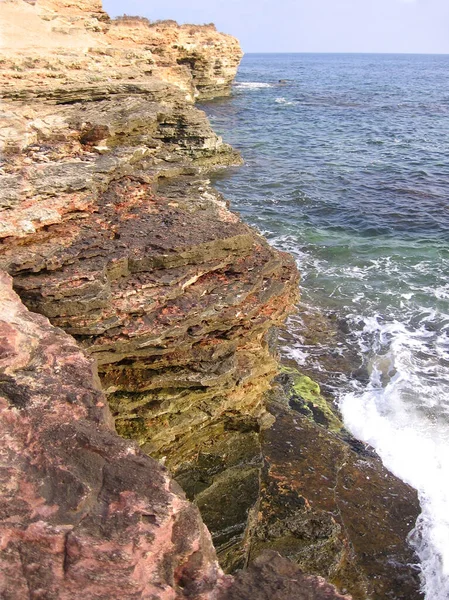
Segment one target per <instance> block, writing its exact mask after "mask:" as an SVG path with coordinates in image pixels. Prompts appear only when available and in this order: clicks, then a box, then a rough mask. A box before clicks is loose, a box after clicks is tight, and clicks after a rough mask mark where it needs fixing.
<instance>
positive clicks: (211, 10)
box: [103, 0, 449, 54]
mask: <svg viewBox="0 0 449 600" xmlns="http://www.w3.org/2000/svg"><path fill="white" fill-rule="evenodd" d="M103 6H104V8H105V10H106V11H107V12H108V13H109V14H110V15H111V16H118V15H122V14H127V15H140V16H145V17H148V18H149V19H150V20H156V19H175V20H176V21H178V22H179V23H198V24H200V23H211V22H213V23H215V25H216V26H217V29H218V30H219V31H223V32H225V33H231V34H232V35H235V36H236V37H237V38H238V39H239V40H240V43H241V45H242V48H243V50H244V51H245V52H412V53H435V54H448V53H449V0H103Z"/></svg>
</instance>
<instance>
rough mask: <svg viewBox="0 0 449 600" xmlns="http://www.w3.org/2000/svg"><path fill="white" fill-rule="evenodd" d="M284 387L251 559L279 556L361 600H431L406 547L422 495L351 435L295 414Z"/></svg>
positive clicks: (267, 435)
mask: <svg viewBox="0 0 449 600" xmlns="http://www.w3.org/2000/svg"><path fill="white" fill-rule="evenodd" d="M285 387H286V386H285V385H284V389H282V388H279V389H278V392H277V393H274V395H273V400H272V401H271V403H270V404H269V407H270V412H271V413H272V414H273V416H274V417H275V419H276V420H275V423H274V424H273V426H272V427H271V428H269V429H267V430H265V431H264V433H263V435H262V452H263V456H264V468H263V470H262V479H261V500H260V502H259V504H258V509H257V515H256V516H255V517H254V521H253V524H252V529H251V533H250V542H249V543H250V549H249V556H250V560H251V559H254V558H255V557H257V556H258V555H259V554H260V552H261V551H262V550H263V549H266V548H270V549H275V550H276V551H278V552H279V553H280V554H282V555H283V556H286V557H288V558H289V559H291V560H293V561H294V562H296V563H298V564H299V565H300V567H301V568H302V569H303V570H304V571H305V572H308V573H315V574H319V575H321V576H324V577H326V579H327V580H329V581H330V582H332V583H334V584H335V585H336V586H337V587H338V588H339V589H340V590H345V591H347V592H349V593H350V594H351V595H352V596H353V598H354V599H356V600H362V599H363V600H364V599H368V598H376V599H383V598H389V597H390V596H391V597H394V598H398V599H403V600H406V599H407V600H410V599H412V598H414V599H415V598H416V599H419V598H422V594H421V593H420V591H419V588H420V581H419V577H418V573H417V571H416V569H415V568H414V567H413V565H414V564H415V563H416V561H417V557H416V555H415V554H414V552H413V551H412V549H411V548H410V547H409V546H408V545H407V536H408V534H409V532H410V531H411V529H412V528H413V526H414V524H415V521H416V518H417V516H418V514H419V503H418V500H417V496H416V492H415V491H414V490H413V489H411V488H410V487H409V486H407V485H406V484H405V483H403V482H402V481H400V480H399V479H397V478H396V477H394V476H393V475H392V474H391V473H389V472H388V471H387V470H386V469H385V468H384V467H383V466H382V463H381V461H380V459H379V458H378V457H377V456H376V455H375V454H374V453H373V452H369V451H368V450H367V449H362V448H361V447H360V443H358V442H357V441H356V440H353V439H352V438H350V436H349V434H348V433H347V432H344V430H340V431H336V432H331V431H330V430H329V429H328V428H327V427H328V426H323V424H322V423H319V422H317V421H316V420H315V419H314V417H313V415H310V414H309V415H304V414H301V413H299V412H296V411H294V410H291V409H289V407H288V405H287V398H286V397H285ZM363 450H365V451H363ZM373 532H375V533H373Z"/></svg>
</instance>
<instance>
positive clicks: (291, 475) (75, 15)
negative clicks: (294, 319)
mask: <svg viewBox="0 0 449 600" xmlns="http://www.w3.org/2000/svg"><path fill="white" fill-rule="evenodd" d="M0 27H1V36H2V37H1V40H2V44H1V47H0V94H1V96H2V98H3V100H2V114H1V115H0V152H1V163H0V215H1V218H0V270H1V271H3V275H2V276H1V280H0V283H1V295H0V298H1V300H0V307H1V309H2V313H1V326H2V331H4V336H3V338H2V347H1V350H0V352H1V353H0V361H1V363H0V366H1V373H0V398H1V401H2V411H3V412H2V418H3V421H2V424H3V425H2V426H3V432H4V436H6V438H7V440H8V444H7V445H6V446H5V453H4V455H3V457H2V461H3V462H2V468H3V471H2V477H3V481H4V484H5V485H4V486H3V489H4V490H5V493H4V496H3V498H2V500H4V511H3V512H2V536H3V537H2V544H1V545H0V552H1V553H2V554H1V567H2V569H3V572H2V576H3V579H2V581H1V583H0V590H1V593H2V594H3V596H4V597H5V599H6V600H19V599H21V598H22V597H23V595H24V594H25V593H27V592H26V590H28V593H29V595H30V597H33V598H72V597H76V596H77V594H78V593H79V590H80V589H83V593H84V595H85V596H86V598H105V599H106V598H108V599H111V598H123V597H127V598H136V600H137V599H143V598H148V599H149V598H152V599H155V598H161V599H163V598H183V597H189V598H198V599H201V598H211V600H212V599H213V598H217V600H218V599H219V598H221V597H223V599H225V598H226V600H227V599H230V598H239V597H247V596H245V594H246V595H251V596H252V597H254V598H255V599H257V598H265V597H268V596H269V597H273V598H274V597H275V598H279V599H281V598H291V597H292V595H293V596H294V597H298V598H302V597H305V598H312V599H315V598H316V600H319V599H320V598H342V597H343V596H342V595H340V594H338V592H337V591H336V590H335V588H333V587H332V586H330V585H328V584H327V583H325V582H324V581H323V580H322V579H320V578H319V577H316V576H325V577H326V578H327V579H329V580H330V581H332V582H333V583H335V584H336V585H338V586H339V588H340V589H341V590H343V591H344V593H347V592H350V593H351V594H352V596H353V598H354V599H355V600H367V599H368V598H378V599H381V598H384V597H385V598H387V597H388V594H389V593H390V591H391V590H392V589H393V590H395V593H396V590H399V589H400V588H402V591H398V592H397V596H396V597H397V598H407V600H411V599H412V598H413V599H414V598H418V597H419V592H418V588H419V584H418V582H417V577H416V573H415V572H414V571H413V569H412V568H411V567H410V564H409V563H410V562H412V560H413V558H414V557H413V553H412V552H411V551H410V550H409V549H408V548H407V546H406V544H405V537H406V535H407V532H408V531H409V530H410V528H411V524H412V522H413V518H414V517H415V516H416V514H417V511H418V506H417V501H416V495H415V494H414V493H413V491H411V490H410V489H409V488H408V487H407V486H405V485H404V484H402V483H401V482H398V481H397V480H396V479H395V478H393V477H392V476H391V475H389V474H387V473H386V472H385V471H384V470H382V468H381V466H380V463H379V461H378V459H375V458H373V457H366V456H365V455H364V454H363V453H361V452H360V451H359V450H357V449H356V450H355V451H354V449H351V448H350V447H349V446H348V444H347V442H345V441H344V435H343V433H342V428H341V424H340V425H338V424H337V426H336V428H337V430H338V431H336V430H335V427H334V428H332V427H328V426H329V423H330V424H331V425H335V422H336V417H335V416H333V417H329V415H331V413H332V411H331V409H326V410H325V411H324V413H323V411H321V413H320V411H319V410H315V409H314V411H315V412H314V414H316V415H318V417H319V418H317V420H316V422H315V421H313V420H312V421H313V422H312V421H311V420H310V419H308V417H307V414H309V413H311V412H313V411H311V409H310V410H309V413H307V411H305V412H306V414H303V413H304V410H305V409H304V410H302V409H303V408H304V406H303V404H304V403H303V404H301V402H302V401H303V400H302V399H301V398H300V395H301V393H302V392H301V391H298V390H300V386H299V387H298V385H297V383H296V381H295V376H294V375H292V374H291V373H287V374H286V373H284V375H282V376H281V378H280V379H279V378H278V383H277V384H276V385H273V381H274V379H275V377H276V376H277V375H278V374H279V363H278V360H277V357H276V328H277V327H280V326H282V325H283V323H284V322H285V319H286V317H287V316H288V315H289V314H290V313H291V312H292V311H293V310H295V304H296V301H297V299H298V280H299V274H298V271H297V269H296V266H295V263H294V261H293V259H292V257H291V256H290V255H288V254H286V253H283V252H279V251H277V250H276V249H274V248H272V247H271V246H270V245H269V244H268V243H267V242H266V240H265V239H264V238H263V237H262V236H260V235H259V234H258V233H257V232H256V231H254V230H253V229H251V228H250V227H248V226H247V225H246V224H244V223H243V222H242V221H241V220H240V218H239V217H238V215H236V214H234V213H232V212H231V211H230V210H229V209H228V204H227V202H226V200H225V199H224V198H222V197H221V195H220V194H219V193H218V192H217V191H216V190H215V189H214V188H213V187H212V186H211V184H210V181H209V174H210V173H211V172H213V170H215V169H217V168H221V167H223V166H228V165H235V164H240V162H241V159H240V156H239V155H238V153H236V152H235V151H234V150H233V149H232V148H231V147H230V146H229V145H227V144H225V143H223V141H222V139H221V138H220V137H219V136H217V135H216V134H215V133H214V131H213V130H212V129H211V127H210V124H209V123H208V121H207V118H206V116H205V115H204V113H203V112H201V111H199V110H198V109H197V108H196V107H195V106H194V100H195V99H197V98H209V97H212V96H217V95H226V94H229V92H230V86H231V82H232V80H233V78H234V76H235V73H236V69H237V66H238V64H239V61H240V59H241V56H242V53H241V50H240V47H239V45H238V42H237V41H236V40H235V39H234V38H233V37H232V36H227V35H224V34H221V33H218V32H217V31H216V30H215V28H214V27H213V26H212V25H206V26H201V27H197V26H191V25H183V26H178V25H177V24H176V23H175V22H173V21H165V22H159V23H158V22H156V23H151V22H149V21H148V20H147V19H142V18H135V17H123V18H119V19H116V20H111V19H110V18H109V17H108V16H107V15H106V14H105V13H104V12H103V10H102V6H101V3H100V2H98V1H93V2H87V1H84V0H37V2H32V1H25V0H4V1H3V2H1V3H0ZM10 277H12V280H11V279H10ZM11 285H13V288H14V292H13V291H12V290H11ZM19 298H20V299H19ZM25 307H26V308H25ZM47 319H48V320H47ZM63 332H64V333H63ZM303 395H304V394H303ZM312 404H313V403H312ZM292 406H300V408H301V410H302V412H301V410H300V411H298V412H294V411H293V410H292V409H291V407H292ZM312 408H313V407H312ZM320 410H321V409H320ZM323 414H324V416H323ZM328 417H329V418H328ZM329 419H330V421H329ZM113 429H115V432H114V431H113ZM125 440H126V441H125ZM150 456H151V458H150ZM335 458H336V460H334V459H335ZM162 465H165V466H162ZM367 465H368V466H367ZM166 468H168V469H169V471H167V470H166ZM367 469H368V470H369V473H370V477H371V478H372V480H373V486H374V487H373V488H371V489H367V486H366V479H367V476H366V473H368V471H367ZM169 472H170V475H169V474H168V473H169ZM310 473H313V474H314V476H313V477H311V476H310ZM173 476H174V477H175V478H176V480H177V482H179V483H180V484H181V485H182V487H183V489H184V491H185V493H186V495H187V498H188V499H189V500H190V501H194V504H195V505H192V504H190V502H189V501H188V500H187V499H186V496H184V492H182V491H181V489H180V487H179V485H178V484H176V483H174V481H173V479H171V477H173ZM324 482H325V483H324ZM354 486H355V487H354ZM353 489H357V493H356V494H354V493H353ZM348 490H349V491H348ZM373 497H374V500H373ZM397 497H400V498H401V502H402V504H401V507H400V510H395V506H396V504H395V498H397ZM361 498H363V504H362V505H361V502H360V499H361ZM198 509H199V512H198ZM200 514H201V517H200V516H199V515H200ZM201 519H203V520H204V521H205V523H206V525H207V527H208V529H209V531H210V533H211V536H212V540H213V544H214V546H212V543H211V538H210V535H209V533H208V530H207V529H206V528H205V527H204V525H203V522H202V520H201ZM373 523H376V526H379V530H380V531H381V532H382V536H379V537H378V539H377V541H375V542H373V543H371V542H370V543H367V541H366V539H367V538H366V532H367V531H368V530H369V529H370V527H372V525H373ZM272 548H275V549H276V550H277V551H279V553H280V554H282V555H284V557H287V558H291V559H293V560H294V561H295V562H296V563H298V564H299V565H300V567H301V569H302V570H303V571H306V572H310V573H313V576H308V575H304V574H303V573H301V569H300V568H298V566H297V565H293V564H292V563H291V562H289V561H288V560H285V559H284V558H281V557H280V556H279V555H277V554H275V553H273V552H272V551H271V549H272ZM217 558H218V560H219V563H220V566H218V563H217ZM248 565H249V570H247V572H246V573H241V574H240V575H238V576H237V577H236V578H232V577H230V576H228V575H224V574H223V571H222V570H221V569H223V570H226V571H227V572H235V571H236V570H237V569H240V568H247V567H248ZM251 565H252V566H251ZM250 590H252V592H251V593H250Z"/></svg>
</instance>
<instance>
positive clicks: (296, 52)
mask: <svg viewBox="0 0 449 600" xmlns="http://www.w3.org/2000/svg"><path fill="white" fill-rule="evenodd" d="M244 54H384V55H393V56H394V55H397V54H401V55H412V56H449V52H382V51H372V52H367V51H342V50H334V51H332V50H327V51H322V50H294V51H287V50H285V51H266V50H265V51H262V50H251V51H244Z"/></svg>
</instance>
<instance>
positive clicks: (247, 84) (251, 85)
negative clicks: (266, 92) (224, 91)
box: [234, 81, 273, 90]
mask: <svg viewBox="0 0 449 600" xmlns="http://www.w3.org/2000/svg"><path fill="white" fill-rule="evenodd" d="M234 87H235V88H236V89H242V90H258V89H262V88H270V87H273V85H272V84H271V83H262V82H259V81H240V82H238V83H234Z"/></svg>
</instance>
